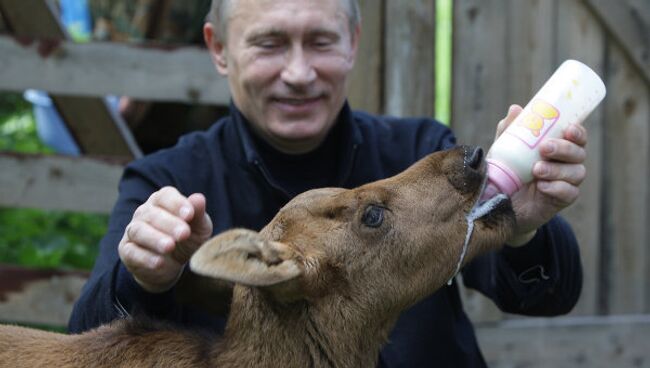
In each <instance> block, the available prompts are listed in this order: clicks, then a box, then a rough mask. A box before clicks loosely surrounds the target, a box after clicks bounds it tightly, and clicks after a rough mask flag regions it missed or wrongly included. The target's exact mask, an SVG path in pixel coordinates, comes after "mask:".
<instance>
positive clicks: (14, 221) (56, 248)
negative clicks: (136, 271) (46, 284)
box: [0, 209, 107, 269]
mask: <svg viewBox="0 0 650 368" xmlns="http://www.w3.org/2000/svg"><path fill="white" fill-rule="evenodd" d="M106 223H107V217H106V216H101V215H88V214H78V213H64V212H54V211H41V210H32V209H0V262H5V263H15V264H21V265H25V266H30V267H43V268H51V267H53V268H73V269H90V268H91V267H92V265H93V262H94V260H95V257H96V256H97V253H98V247H97V244H99V240H100V239H101V237H102V235H103V234H104V233H105V232H106Z"/></svg>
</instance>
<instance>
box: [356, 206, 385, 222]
mask: <svg viewBox="0 0 650 368" xmlns="http://www.w3.org/2000/svg"><path fill="white" fill-rule="evenodd" d="M361 222H363V224H364V225H366V226H368V227H373V228H376V227H379V226H381V224H382V223H383V222H384V209H383V208H382V207H379V206H376V205H370V206H368V207H367V208H366V210H365V211H364V213H363V217H361Z"/></svg>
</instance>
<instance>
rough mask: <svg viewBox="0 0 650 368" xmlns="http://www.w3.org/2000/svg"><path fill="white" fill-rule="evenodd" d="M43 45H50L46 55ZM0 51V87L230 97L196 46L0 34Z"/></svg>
mask: <svg viewBox="0 0 650 368" xmlns="http://www.w3.org/2000/svg"><path fill="white" fill-rule="evenodd" d="M45 46H49V47H50V50H49V53H48V54H46V55H47V56H46V57H44V56H43V52H42V50H43V48H44V47H45ZM0 54H1V55H3V56H2V58H1V59H0V90H10V91H24V90H25V89H28V88H35V89H41V90H45V91H49V92H51V93H54V94H61V95H83V96H95V97H102V96H106V95H119V96H130V97H132V98H135V99H140V100H150V101H179V102H189V103H205V104H219V105H227V104H228V103H229V100H230V92H229V89H228V81H227V80H226V79H225V78H222V77H220V76H219V75H218V74H217V72H216V70H215V69H214V66H213V65H212V63H211V62H210V57H209V56H208V54H207V52H206V51H205V50H203V49H200V48H198V47H194V46H191V47H179V48H176V49H161V48H153V47H146V46H136V45H126V44H115V43H88V44H75V43H73V42H60V43H52V42H49V43H47V42H44V41H41V42H39V41H35V42H32V43H31V44H22V45H21V44H19V43H18V42H16V41H15V40H13V39H11V38H10V37H7V36H0ZM368 78H369V77H368ZM359 88H360V87H359ZM366 92H367V91H366ZM368 94H369V95H371V93H368Z"/></svg>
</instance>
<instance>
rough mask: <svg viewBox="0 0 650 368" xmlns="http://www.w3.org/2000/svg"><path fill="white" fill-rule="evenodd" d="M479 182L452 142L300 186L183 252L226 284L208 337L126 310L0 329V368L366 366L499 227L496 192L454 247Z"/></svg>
mask: <svg viewBox="0 0 650 368" xmlns="http://www.w3.org/2000/svg"><path fill="white" fill-rule="evenodd" d="M484 181H485V163H484V160H483V155H482V152H481V151H480V149H470V148H468V147H458V148H455V149H453V150H449V151H444V152H438V153H434V154H431V155H429V156H427V157H425V158H424V159H422V160H420V161H419V162H417V163H416V164H414V165H413V166H411V167H410V168H409V169H407V170H406V171H404V172H403V173H401V174H399V175H396V176H394V177H392V178H389V179H385V180H380V181H377V182H373V183H370V184H367V185H364V186H361V187H358V188H356V189H351V190H346V189H339V188H326V189H318V190H312V191H309V192H306V193H304V194H301V195H299V196H298V197H296V198H295V199H293V200H292V201H291V202H289V203H288V204H287V205H286V206H285V207H284V208H282V210H280V212H279V213H278V214H277V216H275V218H274V219H273V220H272V221H271V222H270V223H269V224H268V225H267V226H266V227H264V229H262V230H261V231H260V232H259V233H258V232H254V231H250V230H244V229H235V230H230V231H226V232H224V233H222V234H221V235H218V236H216V237H214V238H213V239H211V240H210V241H208V242H207V243H205V244H204V245H203V246H202V247H201V248H200V249H199V250H198V251H197V252H196V253H195V254H194V256H193V257H192V259H191V261H190V268H191V270H192V272H194V273H196V274H198V275H202V277H207V278H210V279H213V280H215V281H214V282H215V288H216V285H233V284H234V285H235V286H234V287H232V290H231V292H232V303H231V308H230V314H229V318H228V324H227V326H226V331H225V336H223V337H222V338H219V339H212V338H209V337H205V336H202V335H201V334H198V333H193V332H191V331H186V330H182V329H178V328H172V327H160V326H158V327H156V324H155V323H154V324H152V325H147V324H143V323H142V322H140V321H138V319H137V318H129V319H125V320H119V321H115V322H113V323H111V324H108V325H105V326H102V327H99V328H97V329H95V330H92V331H89V332H87V333H84V334H80V335H63V334H55V333H50V332H42V331H36V330H31V329H27V328H21V327H13V326H0V367H11V368H16V367H64V368H65V367H106V368H117V367H181V368H183V367H188V368H189V367H307V366H312V367H374V366H375V365H376V363H377V357H378V352H379V349H380V348H381V346H382V344H383V343H385V341H386V339H387V336H388V333H389V332H390V330H391V327H392V326H393V324H394V323H395V322H396V320H397V318H398V316H399V314H400V312H401V311H403V310H404V309H406V308H408V307H409V306H411V305H413V304H414V303H416V302H417V301H419V300H421V299H423V298H424V297H426V296H428V295H430V294H431V293H433V292H434V291H435V290H436V289H438V288H439V287H441V286H442V285H444V283H445V282H446V281H447V280H449V279H450V278H451V277H453V275H454V274H455V272H456V267H457V264H458V263H459V260H462V259H463V256H464V261H463V262H467V261H468V260H470V259H472V258H474V257H475V256H476V255H478V254H480V253H482V252H485V251H488V250H492V249H496V248H498V247H499V246H500V245H501V244H503V242H504V241H505V239H506V238H507V237H508V236H509V235H510V233H511V231H512V228H513V224H514V215H513V212H512V209H511V206H510V201H509V200H508V199H506V198H497V199H495V200H493V201H492V202H493V203H490V205H491V206H492V207H494V208H493V209H492V210H491V211H486V212H487V214H485V215H484V216H483V217H481V218H479V219H478V220H477V221H476V223H475V226H474V232H473V235H472V236H471V241H470V243H469V244H468V248H467V252H466V253H465V252H464V249H463V244H464V242H465V237H466V231H467V228H468V223H467V216H468V214H469V213H470V212H471V211H473V210H474V209H476V206H477V204H478V201H479V197H480V195H481V191H482V188H483V186H484ZM216 280H219V281H216ZM224 280H225V281H228V283H224V282H223V281H224ZM202 297H203V299H205V295H203V296H202Z"/></svg>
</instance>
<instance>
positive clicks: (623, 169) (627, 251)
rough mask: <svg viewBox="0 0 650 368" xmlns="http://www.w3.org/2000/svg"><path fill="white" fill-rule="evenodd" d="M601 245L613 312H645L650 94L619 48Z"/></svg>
mask: <svg viewBox="0 0 650 368" xmlns="http://www.w3.org/2000/svg"><path fill="white" fill-rule="evenodd" d="M607 57H608V64H607V79H608V80H607V85H608V86H609V91H610V92H609V95H608V98H607V99H606V100H605V114H606V115H605V122H606V124H605V129H606V132H605V137H607V141H606V144H604V145H603V151H604V154H605V158H606V161H605V168H604V170H605V171H604V173H603V177H604V180H605V181H604V183H603V198H604V201H605V202H604V204H603V205H604V206H605V207H604V209H603V214H604V221H605V223H604V225H605V229H604V232H603V239H602V241H603V242H604V243H605V244H606V246H607V249H608V250H609V252H608V254H607V255H609V258H607V259H606V261H607V262H609V263H608V264H607V265H608V266H609V271H610V280H611V285H610V286H611V287H610V288H609V290H607V301H608V302H609V308H608V312H610V313H641V312H643V311H644V310H646V306H645V303H646V300H647V296H646V294H647V293H648V292H650V290H649V289H648V288H649V287H648V279H647V275H648V271H647V268H648V267H649V265H648V264H647V263H646V260H647V258H648V256H647V253H648V247H647V245H648V242H649V241H650V239H648V238H647V227H648V219H650V213H648V207H647V203H648V196H649V195H650V193H649V187H648V182H647V181H646V180H647V178H648V175H649V173H648V171H649V169H648V161H650V141H649V139H650V124H649V123H650V104H649V101H650V88H649V86H648V85H647V84H646V83H644V81H643V79H641V78H639V73H638V69H636V68H634V66H633V65H631V64H630V62H629V59H628V58H627V57H626V56H625V55H624V53H623V51H622V50H621V48H620V47H618V45H616V44H613V45H612V46H611V47H610V48H609V49H608V56H607Z"/></svg>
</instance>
